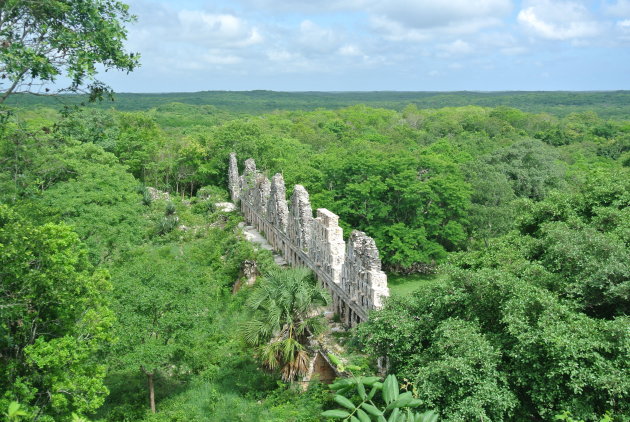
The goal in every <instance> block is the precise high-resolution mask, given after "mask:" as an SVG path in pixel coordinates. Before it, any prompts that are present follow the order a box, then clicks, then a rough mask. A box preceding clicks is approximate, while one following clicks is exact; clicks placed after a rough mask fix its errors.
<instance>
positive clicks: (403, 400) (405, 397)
mask: <svg viewBox="0 0 630 422" xmlns="http://www.w3.org/2000/svg"><path fill="white" fill-rule="evenodd" d="M412 400H413V397H412V395H411V391H407V392H405V393H403V394H401V395H400V396H399V397H398V399H397V400H395V401H393V402H392V403H390V404H389V405H388V406H387V408H386V409H385V410H390V409H397V408H399V407H405V406H407V405H408V404H409V403H410V402H411V401H412Z"/></svg>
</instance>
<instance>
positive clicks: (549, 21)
mask: <svg viewBox="0 0 630 422" xmlns="http://www.w3.org/2000/svg"><path fill="white" fill-rule="evenodd" d="M530 4H531V6H529V7H526V8H524V9H522V10H521V11H520V12H519V14H518V17H517V20H518V22H519V23H520V24H521V25H522V26H523V27H524V28H525V29H526V30H527V31H529V32H530V33H531V34H533V35H535V36H538V37H541V38H545V39H549V40H560V41H562V40H572V39H579V38H590V37H595V36H597V35H599V34H600V33H601V32H602V26H601V24H600V23H599V22H598V21H597V20H595V18H593V17H592V16H591V15H590V13H589V11H588V9H587V8H586V7H585V6H584V5H583V4H580V3H577V2H574V1H567V2H558V1H551V0H538V1H534V2H530Z"/></svg>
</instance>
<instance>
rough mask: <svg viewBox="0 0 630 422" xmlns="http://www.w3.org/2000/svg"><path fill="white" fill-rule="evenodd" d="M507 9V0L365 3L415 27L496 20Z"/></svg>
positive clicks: (509, 6)
mask: <svg viewBox="0 0 630 422" xmlns="http://www.w3.org/2000/svg"><path fill="white" fill-rule="evenodd" d="M511 9H512V2H511V1H510V0H449V1H444V2H443V1H434V0H389V1H373V2H370V3H369V4H368V5H367V10H368V11H369V12H370V13H373V14H375V15H377V16H380V17H381V18H385V19H388V20H391V21H394V22H397V23H399V24H401V25H403V26H405V27H407V28H416V29H420V28H423V29H426V28H435V27H444V26H452V25H453V24H464V25H467V26H471V27H475V26H486V25H490V24H494V23H496V22H498V21H500V19H501V18H503V17H505V15H506V14H507V13H509V12H510V10H511ZM471 22H473V24H472V25H471Z"/></svg>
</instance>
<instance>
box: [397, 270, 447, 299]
mask: <svg viewBox="0 0 630 422" xmlns="http://www.w3.org/2000/svg"><path fill="white" fill-rule="evenodd" d="M443 280H444V275H443V274H441V273H439V272H438V273H436V274H412V275H394V274H388V275H387V284H388V286H389V291H390V294H391V295H392V296H399V297H400V296H409V295H411V294H412V293H413V292H415V291H416V290H418V289H419V288H420V287H422V286H426V285H431V284H435V285H437V284H440V283H441V282H442V281H443Z"/></svg>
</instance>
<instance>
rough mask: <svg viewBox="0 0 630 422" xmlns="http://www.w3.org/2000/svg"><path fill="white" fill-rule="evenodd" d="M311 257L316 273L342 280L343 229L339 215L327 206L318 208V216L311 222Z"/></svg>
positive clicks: (335, 281) (334, 280)
mask: <svg viewBox="0 0 630 422" xmlns="http://www.w3.org/2000/svg"><path fill="white" fill-rule="evenodd" d="M311 227H312V229H311V242H310V246H309V249H308V251H309V257H310V258H311V260H312V261H313V262H314V263H315V265H316V268H314V269H313V270H314V271H315V273H316V274H320V273H323V274H326V275H327V276H328V277H329V278H330V279H331V280H332V282H333V283H335V284H339V283H340V281H341V266H342V265H343V261H344V257H345V244H344V242H343V230H342V228H341V227H339V217H338V216H337V215H336V214H334V213H332V212H330V211H328V210H327V209H325V208H319V209H318V210H317V218H315V219H313V221H312V224H311Z"/></svg>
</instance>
